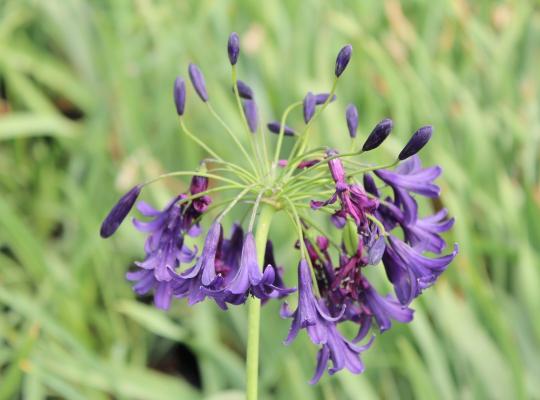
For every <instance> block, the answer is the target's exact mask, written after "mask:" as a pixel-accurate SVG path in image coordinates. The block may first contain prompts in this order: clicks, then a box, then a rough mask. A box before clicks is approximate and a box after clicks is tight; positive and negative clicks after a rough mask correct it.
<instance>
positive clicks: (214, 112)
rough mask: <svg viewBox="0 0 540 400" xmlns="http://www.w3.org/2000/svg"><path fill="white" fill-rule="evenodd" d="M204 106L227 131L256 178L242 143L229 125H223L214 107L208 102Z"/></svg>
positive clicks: (254, 167)
mask: <svg viewBox="0 0 540 400" xmlns="http://www.w3.org/2000/svg"><path fill="white" fill-rule="evenodd" d="M205 104H206V106H207V107H208V111H210V114H212V115H213V116H214V118H215V119H216V120H217V121H218V122H219V123H220V124H221V125H222V126H223V128H225V131H227V133H228V134H229V136H230V137H231V139H232V140H233V141H234V143H235V144H236V146H238V149H239V150H240V151H241V152H242V154H243V155H244V157H245V158H246V160H247V161H248V162H249V164H250V166H251V168H252V169H253V172H255V174H256V175H257V176H259V170H258V169H257V166H256V165H255V164H254V163H253V160H252V159H251V157H250V156H249V154H248V153H247V151H246V149H245V148H244V146H242V143H240V141H239V140H238V138H237V137H236V135H235V134H234V133H233V131H232V130H231V128H229V125H227V124H226V123H225V121H223V119H222V118H221V117H220V116H219V114H218V113H217V112H216V110H214V107H212V105H211V104H210V102H209V101H207V102H206V103H205Z"/></svg>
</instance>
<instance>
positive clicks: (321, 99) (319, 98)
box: [315, 93, 336, 106]
mask: <svg viewBox="0 0 540 400" xmlns="http://www.w3.org/2000/svg"><path fill="white" fill-rule="evenodd" d="M328 96H330V93H318V94H316V95H315V104H317V105H318V106H319V105H321V104H324V103H325V102H326V99H328ZM335 99H336V95H335V94H334V95H333V96H332V98H331V99H330V101H329V103H331V102H333V101H334V100H335Z"/></svg>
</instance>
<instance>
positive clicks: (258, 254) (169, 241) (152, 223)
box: [100, 33, 458, 386]
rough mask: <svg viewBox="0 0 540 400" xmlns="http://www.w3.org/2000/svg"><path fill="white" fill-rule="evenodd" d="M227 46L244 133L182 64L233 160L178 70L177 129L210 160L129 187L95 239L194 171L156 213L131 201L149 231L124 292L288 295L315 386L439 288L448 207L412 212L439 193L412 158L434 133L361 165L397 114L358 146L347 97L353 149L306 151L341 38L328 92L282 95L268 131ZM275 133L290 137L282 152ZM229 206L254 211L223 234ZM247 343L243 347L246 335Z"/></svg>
mask: <svg viewBox="0 0 540 400" xmlns="http://www.w3.org/2000/svg"><path fill="white" fill-rule="evenodd" d="M227 52H228V58H229V62H230V64H231V67H232V92H233V95H234V101H236V103H237V106H238V112H239V115H240V117H241V118H242V120H243V122H244V127H245V129H244V130H245V132H244V133H239V132H235V131H233V130H232V129H231V128H230V127H229V126H228V124H227V123H226V122H225V121H224V119H223V118H221V117H220V116H219V115H218V114H217V112H216V111H215V110H214V108H213V106H212V104H211V98H210V96H209V92H208V90H207V87H206V83H205V78H204V75H203V73H202V71H201V70H200V69H199V67H198V66H197V65H195V64H193V63H191V64H189V67H188V75H189V78H190V80H191V83H192V85H193V88H194V90H195V93H196V94H197V95H198V97H199V98H200V99H201V101H202V102H203V103H205V105H206V106H207V108H208V111H209V113H210V114H211V115H212V116H213V117H215V119H216V122H217V123H219V124H221V125H222V127H223V131H224V132H225V133H226V134H227V135H229V137H230V139H231V141H232V142H233V143H234V145H235V146H237V148H238V157H237V159H235V161H234V162H232V161H231V160H227V159H226V158H225V157H223V156H222V155H221V154H220V152H219V151H216V150H215V149H214V148H212V146H211V145H209V144H208V143H206V142H205V141H204V139H203V137H201V136H198V135H195V134H193V133H192V132H191V131H190V130H189V129H188V127H187V125H186V122H185V111H186V96H187V95H186V93H187V88H186V83H185V81H184V79H182V78H181V77H178V78H176V80H175V82H174V87H173V94H174V102H175V107H176V112H177V114H178V116H179V122H180V127H181V129H182V131H183V132H184V134H185V136H186V137H187V138H188V139H190V140H192V141H194V142H195V143H196V144H197V145H199V146H200V147H201V148H202V150H203V151H205V152H206V153H207V154H208V156H207V157H206V158H204V159H203V160H202V161H201V167H200V168H199V169H198V170H195V171H177V172H172V173H169V174H165V175H162V176H159V177H157V178H154V179H152V180H150V181H148V182H145V183H141V184H139V185H137V186H135V187H134V188H132V189H131V190H130V191H128V192H127V193H126V194H125V195H124V196H123V197H122V198H121V199H120V200H119V201H118V203H117V204H116V206H114V207H113V209H112V210H111V211H110V213H109V214H108V216H107V217H106V218H105V220H104V221H103V224H102V227H101V231H100V233H101V236H102V237H109V236H111V235H112V234H113V233H114V232H115V231H116V230H117V229H118V227H119V226H120V224H121V223H122V221H123V220H124V219H125V218H126V216H127V215H128V213H129V212H130V210H131V208H132V207H133V206H134V205H135V203H136V202H137V200H138V197H139V195H140V194H141V191H142V190H143V188H145V187H146V186H148V185H149V184H151V183H153V182H155V181H157V180H160V179H164V178H170V177H174V176H192V180H191V184H190V186H189V189H188V190H187V191H186V192H185V193H182V194H179V195H176V196H174V197H173V198H172V200H171V201H170V202H169V203H168V204H167V205H166V206H165V207H164V208H163V209H162V210H156V209H154V208H153V207H152V206H150V205H149V204H147V203H145V202H143V201H140V202H139V203H138V204H137V206H136V208H137V210H138V211H139V212H140V214H141V215H142V216H143V219H134V220H133V224H134V225H135V228H136V229H137V230H139V231H140V232H143V233H145V234H146V235H147V239H146V242H145V246H144V251H145V253H146V256H145V258H144V260H143V261H141V262H137V263H135V270H133V271H130V272H128V273H127V279H128V280H130V281H132V282H134V286H133V290H134V291H135V292H136V293H137V294H140V295H142V294H146V293H150V292H152V293H153V296H154V301H155V305H156V306H157V307H159V308H161V309H168V308H169V307H170V305H171V301H172V300H173V299H175V298H179V299H182V298H186V299H187V301H188V303H189V304H190V305H194V304H196V303H198V302H201V301H203V300H205V299H207V298H208V299H210V300H213V301H215V303H216V304H217V305H218V306H219V307H221V308H222V309H224V310H226V309H227V308H228V306H229V305H241V304H244V303H246V302H250V303H251V304H252V305H254V307H255V308H256V307H259V306H260V304H261V303H262V304H264V303H266V302H268V301H270V300H272V299H282V298H285V297H288V296H289V295H290V294H291V293H293V292H295V291H297V293H298V296H297V301H296V303H297V305H296V309H295V310H294V311H292V310H291V309H290V307H289V305H288V303H287V302H284V303H283V305H282V308H281V316H282V317H283V318H291V319H292V323H291V327H290V330H289V334H288V336H287V337H286V339H285V344H289V343H291V342H292V341H293V340H294V339H295V338H296V336H297V335H298V334H299V332H300V331H301V330H303V329H305V330H306V332H307V335H308V336H309V338H310V339H311V341H312V342H313V343H314V344H315V345H317V346H319V352H318V356H317V366H316V369H315V374H314V376H313V378H312V380H311V382H312V383H315V382H317V381H318V380H319V379H320V378H321V376H322V375H323V373H324V371H325V370H328V372H329V374H330V375H331V374H334V373H335V372H337V371H340V370H342V369H347V370H349V371H351V372H353V373H361V372H362V371H363V370H364V364H363V362H362V359H361V354H362V352H364V351H366V350H367V349H368V348H369V347H370V346H371V345H372V342H373V340H374V337H375V335H374V334H372V335H371V337H370V339H367V337H368V334H369V333H370V332H373V333H375V332H376V330H377V329H378V331H380V332H381V333H382V332H384V331H386V330H388V329H390V328H391V326H392V321H396V322H401V323H407V322H410V321H411V320H412V319H413V310H412V309H411V308H410V305H411V302H412V301H413V300H414V299H415V298H416V297H418V296H419V295H420V294H421V293H422V292H423V291H424V290H425V289H427V288H428V287H430V286H431V285H433V284H434V283H435V281H436V280H437V278H438V277H439V276H440V275H441V274H442V273H443V272H444V270H445V269H446V268H447V267H448V265H449V264H450V262H451V261H452V260H453V258H454V257H455V256H456V254H457V251H458V249H457V245H455V246H454V249H453V251H451V252H450V253H447V254H444V255H442V254H443V252H444V250H445V248H446V242H445V240H444V239H443V238H442V236H441V234H442V233H444V232H445V231H448V230H449V229H450V228H451V227H452V225H453V223H454V220H453V219H452V218H448V213H447V211H446V210H445V209H442V210H439V211H437V212H435V213H434V214H433V215H429V216H420V213H419V205H418V203H417V199H418V197H419V196H423V197H426V198H436V197H438V196H439V195H440V188H439V186H437V185H436V184H435V183H434V181H435V180H436V179H437V178H438V177H439V175H440V174H441V172H442V170H441V168H440V167H438V166H434V167H427V168H426V167H422V164H421V162H420V158H419V157H418V155H417V153H418V152H419V151H420V150H421V149H422V148H423V147H424V146H425V145H426V144H427V143H428V141H429V140H430V139H431V136H432V133H433V129H432V127H431V126H424V127H421V128H420V129H418V130H417V131H416V132H415V133H414V134H413V135H412V137H411V138H410V140H409V141H408V142H407V144H406V145H405V146H404V148H403V150H402V151H401V152H400V153H399V154H398V156H397V157H396V159H395V160H394V161H391V162H389V163H386V164H381V165H371V164H365V163H362V162H360V161H359V160H361V157H362V154H364V153H366V152H370V151H373V150H375V149H377V148H378V147H379V146H380V145H381V144H382V143H383V142H384V141H385V140H386V138H387V137H388V136H389V135H390V133H391V131H392V128H393V122H392V120H390V119H388V118H386V119H383V120H382V121H381V122H379V123H378V124H377V125H376V126H375V127H374V128H373V130H372V131H371V133H370V134H369V135H367V137H366V138H365V140H364V141H363V144H362V146H361V147H356V144H355V141H356V139H357V138H358V137H359V136H360V135H359V120H358V115H359V113H358V109H357V108H356V106H354V105H353V104H349V105H348V106H347V107H346V110H345V125H346V128H347V130H348V133H349V135H350V137H351V138H352V143H353V144H352V145H351V147H352V149H351V150H349V151H348V152H339V151H338V150H336V149H330V148H321V147H314V146H311V144H312V142H313V141H312V140H311V139H312V138H313V133H312V132H313V130H312V126H313V123H314V121H315V120H316V119H317V118H318V116H319V115H320V114H321V113H322V112H323V111H324V109H325V108H326V107H327V106H329V104H330V103H332V102H334V101H335V100H336V96H335V93H334V92H335V89H336V84H337V82H338V81H339V79H340V78H341V76H342V74H343V73H344V71H345V70H346V68H347V66H348V64H349V61H350V59H351V55H352V46H350V45H347V46H345V47H343V48H342V49H341V51H340V52H339V54H338V56H337V59H336V63H335V69H334V76H335V78H334V84H333V86H332V89H331V90H330V92H329V93H317V94H314V93H312V92H308V93H307V94H306V95H305V97H304V98H303V100H301V101H297V102H295V103H293V104H291V106H289V107H288V108H287V109H286V110H285V111H284V113H283V115H282V117H281V119H279V120H272V121H270V122H268V123H267V124H266V127H267V128H268V130H269V131H270V132H271V133H273V134H275V135H277V136H274V135H265V134H263V132H262V129H261V125H262V124H260V123H259V119H260V116H259V114H260V113H259V109H258V107H257V104H256V100H255V93H254V91H253V90H252V88H251V87H250V86H249V85H248V84H247V83H245V82H244V81H241V80H239V79H237V65H238V62H239V56H240V39H239V37H238V35H237V34H236V33H233V34H231V36H230V37H229V42H228V44H227ZM300 108H301V111H302V112H301V113H300V114H301V117H302V120H303V124H302V125H301V126H299V127H297V128H292V127H291V126H289V125H287V123H288V118H289V117H290V116H292V115H293V114H292V113H293V112H294V111H295V110H297V111H300ZM289 123H290V122H289ZM285 137H288V139H285ZM284 140H292V141H293V142H294V143H293V144H292V146H290V147H291V148H292V149H291V150H290V152H289V154H288V155H286V157H284V158H282V144H283V141H284ZM270 144H273V149H274V152H273V155H271V154H270V152H269V148H270ZM356 148H360V150H355V149H356ZM359 179H360V180H359ZM210 183H212V187H210V186H209V184H210ZM211 193H214V194H218V195H219V196H226V193H232V197H225V198H224V199H223V201H220V202H217V203H216V202H212V198H211V197H210V194H211ZM235 207H244V208H247V211H249V210H251V218H250V219H249V223H248V224H245V225H242V224H240V223H234V224H233V225H232V229H231V232H230V236H228V237H224V233H223V226H222V224H223V220H224V218H225V216H226V215H227V214H228V213H229V212H230V211H231V210H232V209H233V208H235ZM277 212H284V213H286V214H287V215H288V216H289V217H290V219H291V227H293V228H294V229H293V232H294V234H295V235H296V241H295V242H294V243H295V246H294V247H296V248H297V249H298V250H299V251H300V257H299V263H298V268H297V274H296V275H297V277H298V279H297V281H296V283H295V284H292V285H285V283H284V276H283V272H284V269H283V268H281V267H278V265H277V264H276V261H275V257H274V250H273V244H272V241H271V240H270V237H271V235H269V228H270V223H271V219H272V216H273V215H274V214H275V213H277ZM204 218H206V219H210V220H211V223H210V224H209V225H210V226H209V227H208V229H207V231H206V235H205V239H204V245H203V246H202V249H201V251H200V252H199V250H198V248H197V246H195V245H194V244H193V242H194V241H196V238H197V237H198V236H199V235H200V234H201V232H202V231H203V228H202V226H203V224H202V223H201V222H202V220H203V219H204ZM327 222H329V223H327ZM254 228H255V229H254ZM315 232H316V233H315ZM292 244H293V243H291V249H292V248H293V246H292ZM383 267H384V275H385V276H386V278H387V279H388V280H389V282H390V283H391V285H392V287H393V291H394V294H381V293H379V291H378V290H377V289H376V287H375V285H374V284H373V282H370V281H369V280H368V279H367V276H366V274H365V271H366V269H367V268H371V269H376V268H378V269H380V270H381V271H382V268H383ZM287 286H290V287H287ZM250 310H251V307H250ZM255 315H258V314H255ZM344 323H346V324H352V325H355V326H356V327H357V334H356V335H355V336H354V337H351V338H348V337H346V336H344V335H343V333H342V329H341V328H340V325H341V324H344ZM257 324H258V322H257ZM250 326H251V323H250ZM364 340H365V342H364V343H363V344H359V343H360V342H361V341H364ZM248 351H253V350H252V349H251V350H250V348H249V344H248ZM255 351H256V350H255ZM255 359H256V357H255ZM248 360H249V357H248ZM329 362H331V366H329ZM249 367H250V366H249V365H248V369H249ZM248 386H249V385H248Z"/></svg>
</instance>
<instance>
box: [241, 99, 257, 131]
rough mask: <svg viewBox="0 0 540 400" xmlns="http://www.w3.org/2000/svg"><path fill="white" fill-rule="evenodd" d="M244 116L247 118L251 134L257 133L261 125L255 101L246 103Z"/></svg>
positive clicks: (246, 101)
mask: <svg viewBox="0 0 540 400" xmlns="http://www.w3.org/2000/svg"><path fill="white" fill-rule="evenodd" d="M244 114H245V116H246V120H247V124H248V127H249V130H250V131H251V133H255V132H257V127H258V125H259V117H258V113H257V105H256V104H255V100H245V101H244Z"/></svg>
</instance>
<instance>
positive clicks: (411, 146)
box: [398, 125, 433, 161]
mask: <svg viewBox="0 0 540 400" xmlns="http://www.w3.org/2000/svg"><path fill="white" fill-rule="evenodd" d="M432 135H433V127H432V126H431V125H426V126H423V127H421V128H420V129H418V130H417V131H416V132H415V133H414V134H413V135H412V136H411V138H410V139H409V141H408V142H407V144H406V145H405V147H404V148H403V150H401V152H400V153H399V155H398V159H399V160H401V161H403V160H405V159H407V158H409V157H411V156H413V155H415V154H416V153H418V152H419V151H420V150H422V148H423V147H424V146H425V145H426V144H427V142H429V140H430V139H431V136H432Z"/></svg>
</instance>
